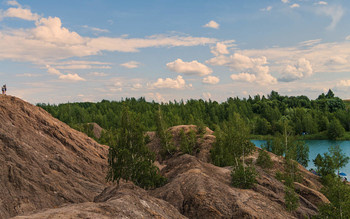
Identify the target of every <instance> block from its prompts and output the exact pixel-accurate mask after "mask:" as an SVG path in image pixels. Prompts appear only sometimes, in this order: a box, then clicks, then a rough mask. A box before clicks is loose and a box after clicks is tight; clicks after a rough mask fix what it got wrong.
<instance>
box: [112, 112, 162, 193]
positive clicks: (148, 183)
mask: <svg viewBox="0 0 350 219" xmlns="http://www.w3.org/2000/svg"><path fill="white" fill-rule="evenodd" d="M121 119H122V121H121V127H120V129H119V131H118V134H117V136H116V144H110V148H109V153H108V164H109V168H108V174H107V177H106V179H107V180H108V181H117V183H119V181H120V179H125V180H127V181H128V180H131V181H133V182H134V183H135V184H136V185H138V186H140V187H143V188H146V189H148V188H155V187H158V186H161V185H163V184H164V183H165V182H166V178H164V177H163V176H161V175H160V174H159V169H158V168H157V167H156V166H154V165H153V162H154V159H155V156H154V154H153V153H152V152H151V151H150V150H149V149H148V148H147V147H146V145H145V133H144V128H143V126H142V124H141V123H140V122H139V119H138V118H137V116H135V115H133V114H131V113H130V112H129V110H128V108H127V107H126V106H124V107H123V111H122V117H121ZM112 143H113V142H112Z"/></svg>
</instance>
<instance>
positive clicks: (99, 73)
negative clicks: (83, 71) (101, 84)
mask: <svg viewBox="0 0 350 219" xmlns="http://www.w3.org/2000/svg"><path fill="white" fill-rule="evenodd" d="M89 75H92V76H97V77H105V76H107V75H108V74H106V73H104V72H91V73H90V74H89Z"/></svg>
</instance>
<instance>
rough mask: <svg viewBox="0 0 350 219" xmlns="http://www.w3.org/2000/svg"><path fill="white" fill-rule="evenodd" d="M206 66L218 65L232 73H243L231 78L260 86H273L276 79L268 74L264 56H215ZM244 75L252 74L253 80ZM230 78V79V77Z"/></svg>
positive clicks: (238, 54) (237, 54)
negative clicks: (225, 67)
mask: <svg viewBox="0 0 350 219" xmlns="http://www.w3.org/2000/svg"><path fill="white" fill-rule="evenodd" d="M207 63H208V64H211V65H218V66H227V67H229V68H230V69H231V70H233V71H245V73H241V74H240V75H239V76H237V77H238V78H237V77H236V76H233V78H234V79H235V80H238V79H239V80H244V79H245V81H247V82H257V83H259V84H261V85H268V84H275V83H277V79H276V78H275V77H273V76H272V75H271V74H270V73H269V66H267V64H268V63H267V59H266V57H265V56H261V57H257V58H250V57H248V56H246V55H242V54H240V53H235V54H233V55H231V56H223V55H221V56H217V57H214V58H212V59H210V60H208V61H207ZM246 74H249V75H251V74H253V75H254V76H255V79H254V80H253V78H252V76H249V78H248V76H247V75H246ZM231 78H232V77H231Z"/></svg>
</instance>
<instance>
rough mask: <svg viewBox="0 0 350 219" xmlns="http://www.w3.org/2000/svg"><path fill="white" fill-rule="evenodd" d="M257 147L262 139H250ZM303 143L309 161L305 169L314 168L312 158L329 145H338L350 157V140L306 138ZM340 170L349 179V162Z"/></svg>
mask: <svg viewBox="0 0 350 219" xmlns="http://www.w3.org/2000/svg"><path fill="white" fill-rule="evenodd" d="M251 141H252V142H253V143H254V144H255V145H256V146H257V147H260V146H261V145H262V144H265V143H266V141H264V140H251ZM305 143H306V144H307V145H309V148H310V152H309V160H310V161H309V163H308V167H307V169H311V168H314V169H316V168H315V165H314V163H313V162H312V160H313V159H315V157H316V156H317V154H321V155H323V153H325V152H328V147H329V146H331V145H339V146H340V148H341V149H342V151H343V153H345V154H346V155H347V156H349V157H350V141H329V140H306V141H305ZM340 171H341V172H344V173H346V174H347V175H348V176H347V178H348V179H349V177H350V162H349V163H348V164H347V166H346V167H344V168H342V169H340Z"/></svg>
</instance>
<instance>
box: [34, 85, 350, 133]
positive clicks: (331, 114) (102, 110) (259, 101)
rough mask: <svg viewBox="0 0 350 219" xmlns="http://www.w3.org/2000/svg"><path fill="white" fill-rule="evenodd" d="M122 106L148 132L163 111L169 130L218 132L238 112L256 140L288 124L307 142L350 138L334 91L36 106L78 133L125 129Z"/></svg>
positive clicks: (349, 117)
mask: <svg viewBox="0 0 350 219" xmlns="http://www.w3.org/2000/svg"><path fill="white" fill-rule="evenodd" d="M123 105H127V106H128V108H129V109H130V111H131V112H133V113H135V114H137V115H138V116H139V117H140V121H142V123H143V126H144V127H145V129H146V130H149V131H154V130H156V120H155V115H156V112H157V111H158V109H159V108H160V110H161V112H162V115H163V120H164V123H165V124H166V125H167V126H168V127H171V126H175V125H184V124H194V125H201V126H203V125H205V126H208V127H209V128H210V129H212V130H214V131H215V129H217V128H218V127H220V126H221V125H222V124H223V123H224V122H225V121H228V120H230V118H231V117H232V116H233V114H234V113H238V114H240V116H241V117H242V118H243V119H244V121H245V122H246V124H247V125H248V126H249V127H250V132H251V136H252V138H265V137H268V136H272V135H276V134H278V133H282V132H283V124H284V122H285V121H287V122H288V125H289V126H290V127H291V128H292V131H293V132H294V134H295V135H297V136H303V137H304V138H305V139H350V134H349V133H347V132H349V131H350V111H349V109H348V107H346V105H347V103H346V102H344V101H343V100H341V99H340V98H339V97H336V96H335V95H334V93H333V91H332V90H329V91H328V92H327V94H324V93H322V94H321V95H319V96H318V98H317V99H315V100H310V99H309V98H308V97H307V96H281V95H280V94H279V93H278V92H276V91H271V93H270V94H269V95H267V97H265V96H260V95H256V96H254V97H251V96H249V98H243V99H239V98H238V97H235V98H231V97H230V98H228V99H227V100H226V101H225V102H222V103H218V102H217V101H212V100H209V101H204V100H201V99H200V100H193V99H191V100H187V101H179V102H178V101H176V100H174V101H169V102H168V103H156V102H154V101H152V102H147V101H146V99H145V98H139V99H135V98H126V99H124V100H121V101H108V100H102V101H101V102H98V103H92V102H81V103H65V104H59V105H51V104H45V103H40V104H37V106H39V107H42V108H43V109H45V110H46V111H48V112H49V113H50V114H51V115H52V116H54V117H55V118H57V119H59V120H61V121H63V122H65V123H67V124H68V125H70V126H72V127H73V128H77V129H79V127H82V126H81V125H82V124H86V123H93V122H94V123H97V124H99V125H100V126H101V127H102V128H103V129H105V130H107V131H109V130H117V129H118V128H119V127H120V125H121V124H120V123H121V112H122V107H123ZM80 129H81V128H80ZM83 131H84V130H83Z"/></svg>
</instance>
